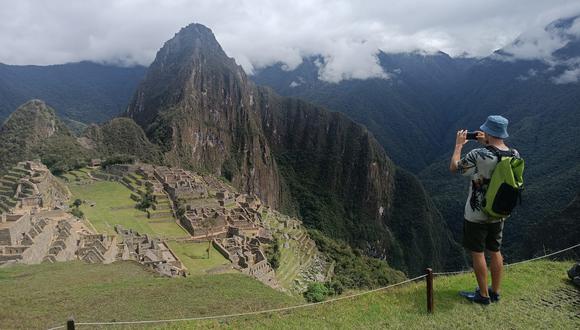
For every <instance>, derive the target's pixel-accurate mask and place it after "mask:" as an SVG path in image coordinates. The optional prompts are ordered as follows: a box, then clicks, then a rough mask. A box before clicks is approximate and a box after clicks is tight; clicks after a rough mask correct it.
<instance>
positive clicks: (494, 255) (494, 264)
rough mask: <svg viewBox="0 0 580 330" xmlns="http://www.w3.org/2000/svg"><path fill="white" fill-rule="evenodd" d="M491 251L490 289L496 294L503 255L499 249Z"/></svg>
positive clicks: (499, 282)
mask: <svg viewBox="0 0 580 330" xmlns="http://www.w3.org/2000/svg"><path fill="white" fill-rule="evenodd" d="M490 253H491V262H490V265H489V266H490V268H491V290H492V291H493V292H495V293H497V294H499V291H500V290H501V278H502V275H503V257H502V255H501V252H500V251H497V252H490Z"/></svg>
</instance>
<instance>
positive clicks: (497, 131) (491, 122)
mask: <svg viewBox="0 0 580 330" xmlns="http://www.w3.org/2000/svg"><path fill="white" fill-rule="evenodd" d="M508 123H509V121H508V120H507V119H506V118H505V117H503V116H498V115H494V116H489V117H487V120H486V121H485V123H483V125H481V126H480V127H479V128H480V129H481V130H482V131H484V132H485V133H487V134H489V135H491V136H495V137H497V138H500V139H505V138H507V137H508V136H509V134H508V132H507V126H508Z"/></svg>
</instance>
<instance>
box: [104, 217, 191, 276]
mask: <svg viewBox="0 0 580 330" xmlns="http://www.w3.org/2000/svg"><path fill="white" fill-rule="evenodd" d="M115 231H116V232H117V234H118V235H119V237H120V238H121V241H120V242H119V243H118V253H117V256H116V258H117V259H118V260H134V261H137V262H139V263H140V264H142V265H145V266H147V267H149V268H151V269H153V270H154V271H156V272H158V273H160V274H162V275H166V276H171V277H177V276H186V274H187V268H185V266H183V264H182V263H181V261H180V260H179V258H178V257H177V256H176V255H175V254H174V253H173V251H171V249H170V248H169V246H167V243H166V242H164V241H162V240H160V239H156V238H150V237H149V236H148V235H141V234H139V233H137V232H135V231H133V230H131V229H124V228H123V227H121V226H119V225H117V226H115Z"/></svg>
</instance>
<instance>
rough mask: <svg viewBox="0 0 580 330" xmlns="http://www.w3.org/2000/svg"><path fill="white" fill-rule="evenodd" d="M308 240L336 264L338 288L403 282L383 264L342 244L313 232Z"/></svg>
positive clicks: (395, 272) (396, 272)
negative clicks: (314, 243)
mask: <svg viewBox="0 0 580 330" xmlns="http://www.w3.org/2000/svg"><path fill="white" fill-rule="evenodd" d="M310 237H311V238H312V239H313V240H314V241H316V245H317V246H318V248H319V249H320V251H321V252H322V253H324V254H326V255H327V256H328V257H329V258H331V259H332V261H334V262H335V267H334V277H333V282H335V283H334V286H335V287H337V288H339V287H344V288H350V289H352V288H376V287H379V286H384V285H388V284H391V283H395V282H398V281H401V280H403V279H404V278H405V275H404V274H403V273H401V272H400V271H397V270H394V269H392V268H390V267H389V265H388V264H387V263H386V262H385V261H382V260H379V259H375V258H371V257H368V256H365V255H364V254H363V253H362V251H361V250H358V249H353V248H351V247H350V246H349V245H348V244H346V243H345V242H341V241H338V240H333V239H330V238H328V237H326V236H325V235H323V234H322V233H321V232H319V231H316V230H312V231H310ZM338 290H339V289H338Z"/></svg>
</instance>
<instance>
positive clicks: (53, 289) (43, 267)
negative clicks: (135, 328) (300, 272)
mask: <svg viewBox="0 0 580 330" xmlns="http://www.w3.org/2000/svg"><path fill="white" fill-rule="evenodd" d="M214 255H217V253H216V254H214ZM0 291H2V299H0V324H2V328H3V329H16V328H25V329H30V328H35V329H40V328H45V329H46V328H49V327H52V326H57V325H61V324H63V322H65V321H66V320H67V319H68V318H69V317H70V316H71V315H74V317H75V319H76V320H77V321H115V320H118V321H120V320H145V319H149V320H151V319H160V318H166V317H184V316H193V315H195V316H203V315H215V314H216V313H217V314H226V313H232V312H245V311H248V310H260V309H266V308H273V307H281V306H287V305H292V304H296V303H298V302H299V301H298V300H297V299H296V298H293V297H290V296H288V295H286V294H284V293H281V292H278V291H276V290H273V289H271V288H269V287H267V286H265V285H263V284H262V283H260V282H258V281H256V280H254V279H252V278H251V277H249V276H245V275H242V274H239V273H235V274H220V275H212V276H205V275H192V276H189V277H187V278H167V277H160V276H158V275H156V274H155V273H152V272H150V271H147V270H145V269H144V268H143V267H142V266H140V265H138V264H136V263H133V262H116V263H114V264H109V265H103V264H85V263H82V262H59V263H55V264H40V265H18V266H15V267H7V268H0Z"/></svg>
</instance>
